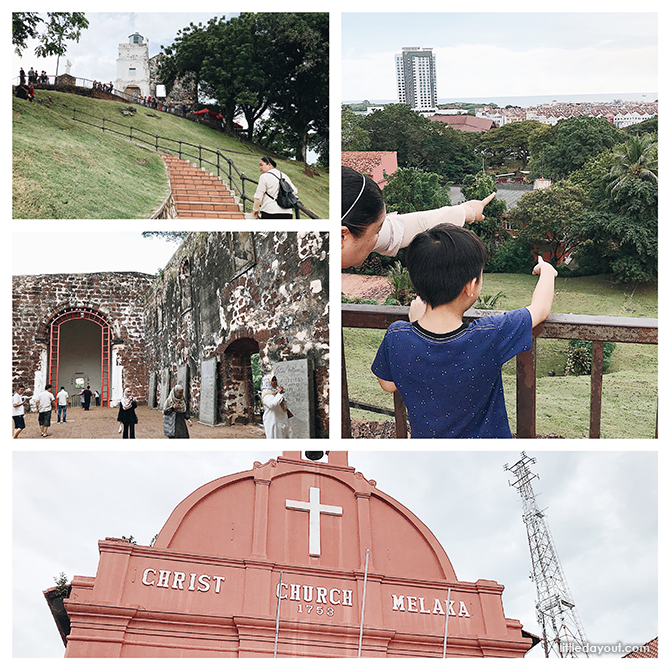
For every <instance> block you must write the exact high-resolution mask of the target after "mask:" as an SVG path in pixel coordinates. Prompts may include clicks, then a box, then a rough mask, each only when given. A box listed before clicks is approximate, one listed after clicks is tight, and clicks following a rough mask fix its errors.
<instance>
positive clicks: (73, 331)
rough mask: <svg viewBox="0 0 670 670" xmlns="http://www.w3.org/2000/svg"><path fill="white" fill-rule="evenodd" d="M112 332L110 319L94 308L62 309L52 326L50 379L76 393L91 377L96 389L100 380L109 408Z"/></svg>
mask: <svg viewBox="0 0 670 670" xmlns="http://www.w3.org/2000/svg"><path fill="white" fill-rule="evenodd" d="M111 333H112V329H111V326H110V325H109V323H108V321H107V320H106V319H105V318H104V317H103V316H101V315H100V314H99V313H98V312H96V311H95V310H92V309H87V308H74V307H71V308H68V309H65V310H63V311H62V312H60V313H59V314H58V315H57V316H56V317H55V318H54V319H53V321H52V322H51V326H50V328H49V382H50V383H51V384H53V385H54V386H55V387H56V388H57V389H58V388H60V387H61V386H65V387H66V390H68V392H69V393H70V394H71V395H73V394H76V393H78V390H79V388H82V387H83V388H85V387H86V386H87V385H89V380H90V383H91V385H92V389H91V390H96V388H95V387H96V386H97V379H100V389H99V390H100V401H101V404H102V406H103V407H109V401H110V371H111V363H112V346H111V345H112V342H111ZM98 374H99V375H100V377H98V376H97V375H98Z"/></svg>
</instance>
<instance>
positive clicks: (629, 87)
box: [342, 2, 658, 102]
mask: <svg viewBox="0 0 670 670" xmlns="http://www.w3.org/2000/svg"><path fill="white" fill-rule="evenodd" d="M594 4H595V3H592V2H582V3H579V9H580V11H578V12H572V13H571V12H566V11H565V10H566V9H569V8H570V6H571V5H574V3H570V2H568V3H561V5H560V9H561V10H562V13H544V12H507V13H495V9H496V8H498V9H499V8H500V4H499V3H497V4H496V5H493V7H494V11H493V12H486V11H479V12H477V13H460V12H445V13H440V14H436V13H423V12H415V13H411V14H406V13H386V14H381V13H371V14H343V16H342V100H343V101H349V100H363V99H366V98H367V99H368V100H375V99H380V100H383V99H392V100H397V89H396V81H395V61H394V55H395V54H396V53H400V52H401V50H402V47H432V48H433V50H434V53H435V56H436V59H437V63H436V65H437V91H438V99H452V100H459V99H465V98H473V97H474V98H477V97H479V98H481V99H482V101H483V102H484V101H485V102H489V101H492V100H494V99H495V98H496V97H497V96H506V97H508V96H537V95H547V96H549V100H551V96H557V95H573V94H609V93H614V94H623V93H638V94H641V93H643V92H646V93H647V94H649V93H652V92H656V91H657V90H658V79H657V78H658V17H657V14H655V13H646V14H632V13H588V12H583V11H581V10H583V9H589V8H590V7H593V6H594ZM616 5H617V3H614V5H606V6H607V8H608V9H612V8H613V7H614V6H616ZM460 6H461V7H466V8H468V7H467V5H463V4H461V5H460ZM491 6H492V5H491V4H490V3H477V8H478V9H480V10H481V9H484V8H486V7H488V8H491ZM601 6H602V5H599V7H601ZM628 7H629V8H630V7H633V5H629V6H628ZM652 8H653V7H650V6H648V5H645V6H644V9H646V10H650V9H652ZM366 9H367V7H366ZM651 99H652V100H653V99H654V98H651Z"/></svg>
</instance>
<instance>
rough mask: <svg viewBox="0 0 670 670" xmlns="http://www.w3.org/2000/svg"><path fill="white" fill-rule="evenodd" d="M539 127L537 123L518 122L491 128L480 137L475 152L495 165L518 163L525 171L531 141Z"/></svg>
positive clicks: (540, 125)
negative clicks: (509, 162)
mask: <svg viewBox="0 0 670 670" xmlns="http://www.w3.org/2000/svg"><path fill="white" fill-rule="evenodd" d="M541 127H542V124H541V123H540V122H539V121H518V122H516V123H506V124H505V125H504V126H502V127H501V128H492V129H491V130H489V131H488V132H487V133H483V134H482V135H481V136H480V138H479V143H478V145H477V151H478V152H480V153H482V154H483V155H485V156H487V157H488V158H490V159H492V160H493V161H494V163H495V164H496V165H502V164H504V162H505V161H506V160H509V161H518V162H519V163H520V169H521V170H525V169H526V166H527V165H528V161H529V160H530V156H531V141H532V139H533V137H534V136H535V135H536V134H537V133H538V132H539V131H540V130H541Z"/></svg>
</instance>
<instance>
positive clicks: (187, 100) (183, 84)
mask: <svg viewBox="0 0 670 670" xmlns="http://www.w3.org/2000/svg"><path fill="white" fill-rule="evenodd" d="M163 58H165V55H164V54H163V53H159V54H156V55H155V56H152V57H151V58H150V59H149V88H150V90H151V96H152V97H155V96H156V85H157V84H162V83H163V82H162V81H161V79H160V77H159V76H158V70H159V69H160V65H161V61H162V60H163ZM165 102H166V104H168V105H175V106H176V107H179V108H181V106H182V105H183V106H184V107H185V108H186V109H185V111H186V112H190V111H192V110H193V109H194V108H195V107H197V102H198V96H197V90H196V85H195V78H194V77H193V76H190V75H186V76H184V77H179V78H177V80H176V81H175V82H174V84H173V86H172V89H171V90H170V93H169V94H168V95H167V97H166V98H165Z"/></svg>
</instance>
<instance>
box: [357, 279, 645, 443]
mask: <svg viewBox="0 0 670 670" xmlns="http://www.w3.org/2000/svg"><path fill="white" fill-rule="evenodd" d="M535 282H536V278H535V277H532V276H530V275H529V276H525V275H508V274H487V275H485V276H484V286H483V288H482V295H486V294H491V295H494V294H496V293H497V292H498V291H503V292H504V294H505V297H504V298H502V299H501V300H500V301H499V302H498V304H497V305H496V307H497V308H500V309H516V308H517V307H523V306H524V305H528V304H529V303H530V298H531V295H532V292H533V288H534V286H535ZM552 311H553V312H555V313H573V314H593V315H611V316H632V317H640V318H642V317H648V318H655V317H656V316H657V314H658V309H657V287H656V286H652V285H644V286H638V287H637V288H634V287H621V286H619V285H615V284H613V283H612V282H611V281H610V280H609V278H608V277H603V276H599V277H578V278H571V279H568V278H561V277H558V278H557V281H556V297H555V299H554V305H553V308H552ZM383 335H384V331H382V330H368V329H345V330H344V346H345V356H346V361H347V382H348V387H349V397H350V398H352V399H358V400H361V401H364V402H367V403H370V404H374V405H378V406H380V407H387V408H388V409H393V401H392V396H391V395H390V394H388V393H386V392H384V391H382V389H381V388H380V387H379V384H378V382H377V380H376V379H375V377H374V376H373V374H372V373H371V371H370V366H371V364H372V361H373V359H374V356H375V354H376V352H377V348H378V346H379V343H380V342H381V340H382V337H383ZM567 344H568V343H567V342H565V341H562V340H549V339H539V340H538V341H537V355H538V359H537V407H536V429H537V433H538V434H539V435H560V436H562V437H566V438H582V437H588V433H589V401H590V377H588V376H579V377H577V376H569V377H565V376H564V375H563V371H564V367H565V361H566V351H567ZM552 373H553V374H552ZM515 384H516V368H515V361H510V362H508V363H507V364H506V365H505V366H504V367H503V385H504V387H505V397H506V401H507V411H508V414H509V418H510V426H511V427H512V431H513V432H514V427H515V425H516V407H515V402H516V400H515V394H516V388H515ZM657 389H658V347H656V346H655V345H643V344H617V345H616V349H615V350H614V353H613V355H612V359H611V367H610V369H609V371H608V372H607V373H606V374H605V376H604V379H603V408H602V422H601V436H602V437H603V438H653V437H654V431H655V427H656V407H657ZM352 417H353V418H356V419H366V420H380V419H382V418H383V417H382V416H381V415H379V414H373V413H370V412H363V411H360V410H356V409H352Z"/></svg>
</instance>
